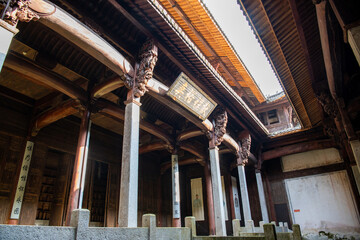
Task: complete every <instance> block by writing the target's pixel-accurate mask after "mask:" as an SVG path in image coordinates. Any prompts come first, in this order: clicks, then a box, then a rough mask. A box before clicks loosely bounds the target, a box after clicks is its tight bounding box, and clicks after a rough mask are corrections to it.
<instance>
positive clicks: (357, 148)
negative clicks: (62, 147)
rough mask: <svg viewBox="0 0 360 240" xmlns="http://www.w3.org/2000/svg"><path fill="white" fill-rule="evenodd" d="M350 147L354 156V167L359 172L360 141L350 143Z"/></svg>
mask: <svg viewBox="0 0 360 240" xmlns="http://www.w3.org/2000/svg"><path fill="white" fill-rule="evenodd" d="M350 146H351V149H352V151H353V154H354V158H355V162H356V165H357V167H358V170H359V172H360V141H359V140H353V141H350Z"/></svg>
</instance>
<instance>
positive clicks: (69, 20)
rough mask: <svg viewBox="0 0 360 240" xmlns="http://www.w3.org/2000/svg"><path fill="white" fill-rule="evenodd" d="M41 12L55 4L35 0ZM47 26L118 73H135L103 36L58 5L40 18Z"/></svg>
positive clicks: (131, 74)
mask: <svg viewBox="0 0 360 240" xmlns="http://www.w3.org/2000/svg"><path fill="white" fill-rule="evenodd" d="M33 2H34V3H35V4H36V5H37V8H41V9H42V11H41V12H52V11H53V10H54V5H52V4H49V3H47V2H45V1H42V0H33ZM39 21H40V22H42V23H43V24H44V25H45V26H47V27H49V28H50V29H52V30H53V31H55V32H57V33H58V34H60V35H61V36H63V37H64V38H66V39H67V40H69V41H70V42H72V43H73V44H75V45H76V46H78V47H79V48H80V49H82V50H83V51H84V52H86V53H88V54H89V55H90V56H92V57H93V58H95V59H97V60H98V61H100V62H101V63H102V64H104V65H105V66H107V67H108V68H109V69H111V70H112V71H114V72H115V73H116V74H118V75H120V76H122V75H124V73H126V74H129V75H130V76H133V75H134V70H133V67H132V66H131V64H130V63H129V62H128V61H127V60H126V59H125V57H124V56H123V55H122V54H120V53H119V52H118V51H117V50H116V49H115V48H114V47H113V46H111V45H110V44H109V43H108V42H107V41H105V40H104V39H103V38H101V37H100V36H99V35H98V34H96V33H95V32H94V31H92V30H91V29H89V28H88V27H87V26H85V25H84V24H83V23H81V22H80V21H78V20H77V19H75V18H74V17H72V16H71V15H70V14H69V13H67V12H65V11H64V10H62V9H61V8H59V7H58V6H56V11H55V12H54V13H53V14H50V15H45V16H42V17H41V18H40V20H39Z"/></svg>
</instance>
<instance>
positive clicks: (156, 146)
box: [139, 142, 168, 154]
mask: <svg viewBox="0 0 360 240" xmlns="http://www.w3.org/2000/svg"><path fill="white" fill-rule="evenodd" d="M165 149H168V145H166V144H164V143H162V142H156V143H150V144H147V145H143V146H141V147H140V148H139V154H144V153H148V152H152V151H158V150H165Z"/></svg>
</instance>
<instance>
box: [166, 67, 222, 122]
mask: <svg viewBox="0 0 360 240" xmlns="http://www.w3.org/2000/svg"><path fill="white" fill-rule="evenodd" d="M167 95H169V96H170V97H171V98H172V99H174V101H176V102H178V103H180V104H181V106H183V107H185V108H186V109H188V110H189V111H190V112H192V113H193V114H195V115H196V116H198V117H199V118H200V119H201V120H205V119H207V117H208V116H209V115H210V114H211V112H212V111H213V110H214V109H215V107H216V105H217V104H216V103H215V102H214V101H213V100H212V99H211V98H210V97H209V96H208V95H206V93H204V92H203V91H202V90H201V89H200V88H199V87H198V86H197V85H195V83H193V82H192V81H191V80H190V79H189V77H188V76H186V75H185V74H184V73H181V74H180V75H179V76H178V77H177V79H176V80H175V82H174V83H173V84H172V85H171V87H170V89H169V91H168V92H167Z"/></svg>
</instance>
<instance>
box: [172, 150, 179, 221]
mask: <svg viewBox="0 0 360 240" xmlns="http://www.w3.org/2000/svg"><path fill="white" fill-rule="evenodd" d="M171 166H172V171H173V174H172V176H173V181H172V182H173V198H172V199H173V218H180V185H179V164H178V155H171Z"/></svg>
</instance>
